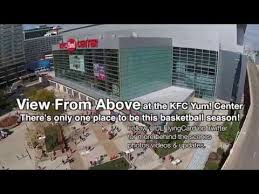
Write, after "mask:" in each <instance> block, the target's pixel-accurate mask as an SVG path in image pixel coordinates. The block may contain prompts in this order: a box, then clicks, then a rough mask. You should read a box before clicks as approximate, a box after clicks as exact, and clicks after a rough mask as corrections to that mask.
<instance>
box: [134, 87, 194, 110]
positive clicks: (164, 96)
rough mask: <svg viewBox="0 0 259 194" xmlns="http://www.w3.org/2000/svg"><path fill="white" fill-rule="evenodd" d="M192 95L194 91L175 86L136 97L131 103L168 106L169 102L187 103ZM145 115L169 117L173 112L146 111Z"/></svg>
mask: <svg viewBox="0 0 259 194" xmlns="http://www.w3.org/2000/svg"><path fill="white" fill-rule="evenodd" d="M193 95H194V90H192V89H187V88H181V87H177V86H170V87H168V88H165V89H162V90H158V91H155V92H151V93H149V94H146V95H143V96H140V97H137V98H134V99H132V100H131V101H140V102H141V103H142V104H143V103H148V102H151V103H154V102H160V103H166V104H169V102H186V101H188V100H189V99H190V98H191V97H192V96H193ZM145 112H147V113H153V114H156V115H159V114H164V115H171V114H173V110H169V109H166V110H154V109H152V110H150V111H149V110H147V111H145Z"/></svg>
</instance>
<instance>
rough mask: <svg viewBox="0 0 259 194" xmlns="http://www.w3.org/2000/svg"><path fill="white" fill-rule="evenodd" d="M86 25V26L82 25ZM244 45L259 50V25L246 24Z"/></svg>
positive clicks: (71, 25)
mask: <svg viewBox="0 0 259 194" xmlns="http://www.w3.org/2000/svg"><path fill="white" fill-rule="evenodd" d="M39 25H41V24H24V29H32V28H36V27H38V26H39ZM51 25H60V26H61V27H62V28H63V29H70V28H76V27H79V26H81V25H82V24H51ZM84 25H87V24H84ZM244 45H246V46H247V47H249V48H251V49H253V50H259V24H248V25H247V29H246V33H245V41H244Z"/></svg>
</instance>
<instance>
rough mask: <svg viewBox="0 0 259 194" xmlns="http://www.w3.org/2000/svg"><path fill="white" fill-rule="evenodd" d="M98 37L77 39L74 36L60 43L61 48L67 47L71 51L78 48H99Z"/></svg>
mask: <svg viewBox="0 0 259 194" xmlns="http://www.w3.org/2000/svg"><path fill="white" fill-rule="evenodd" d="M97 47H98V39H87V40H80V41H76V39H74V38H70V39H68V41H67V42H62V43H60V44H59V48H60V49H67V50H68V52H69V53H73V52H75V51H76V49H77V48H97Z"/></svg>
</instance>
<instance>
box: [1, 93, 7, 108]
mask: <svg viewBox="0 0 259 194" xmlns="http://www.w3.org/2000/svg"><path fill="white" fill-rule="evenodd" d="M7 104H8V103H7V100H6V95H5V92H4V91H3V90H0V108H5V107H6V105H7Z"/></svg>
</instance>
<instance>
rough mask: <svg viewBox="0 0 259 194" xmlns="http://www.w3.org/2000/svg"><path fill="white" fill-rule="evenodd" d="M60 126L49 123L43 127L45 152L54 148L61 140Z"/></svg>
mask: <svg viewBox="0 0 259 194" xmlns="http://www.w3.org/2000/svg"><path fill="white" fill-rule="evenodd" d="M61 130H62V128H61V127H60V126H58V125H50V126H48V127H46V128H44V131H45V136H46V138H45V144H46V150H47V152H51V151H53V150H56V149H57V148H58V146H59V145H60V144H61V142H62V135H61Z"/></svg>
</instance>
